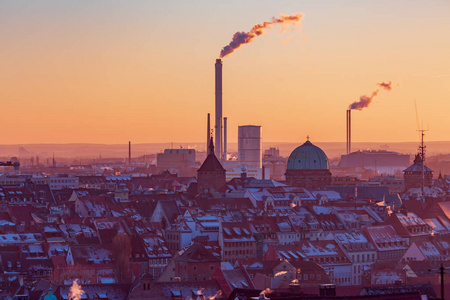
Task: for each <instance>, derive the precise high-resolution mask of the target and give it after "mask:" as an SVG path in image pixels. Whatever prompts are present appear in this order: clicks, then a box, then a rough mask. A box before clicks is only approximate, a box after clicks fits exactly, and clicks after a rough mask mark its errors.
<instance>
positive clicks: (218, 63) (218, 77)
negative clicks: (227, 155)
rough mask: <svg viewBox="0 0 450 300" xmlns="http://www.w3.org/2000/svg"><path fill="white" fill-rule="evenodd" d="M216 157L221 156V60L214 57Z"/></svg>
mask: <svg viewBox="0 0 450 300" xmlns="http://www.w3.org/2000/svg"><path fill="white" fill-rule="evenodd" d="M215 67H216V125H215V131H216V147H215V149H216V157H218V158H219V159H220V158H221V157H222V60H221V59H220V58H219V59H216V64H215Z"/></svg>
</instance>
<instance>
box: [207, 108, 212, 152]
mask: <svg viewBox="0 0 450 300" xmlns="http://www.w3.org/2000/svg"><path fill="white" fill-rule="evenodd" d="M210 139H211V118H210V114H209V113H208V118H207V121H206V152H208V149H209V140H210Z"/></svg>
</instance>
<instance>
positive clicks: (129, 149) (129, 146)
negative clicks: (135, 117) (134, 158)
mask: <svg viewBox="0 0 450 300" xmlns="http://www.w3.org/2000/svg"><path fill="white" fill-rule="evenodd" d="M128 165H129V166H131V141H129V142H128Z"/></svg>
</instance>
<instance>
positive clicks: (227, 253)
mask: <svg viewBox="0 0 450 300" xmlns="http://www.w3.org/2000/svg"><path fill="white" fill-rule="evenodd" d="M245 254H249V255H253V250H249V249H247V250H230V251H224V255H225V256H228V255H245Z"/></svg>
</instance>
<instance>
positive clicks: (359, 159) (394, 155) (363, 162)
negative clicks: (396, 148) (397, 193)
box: [339, 150, 410, 175]
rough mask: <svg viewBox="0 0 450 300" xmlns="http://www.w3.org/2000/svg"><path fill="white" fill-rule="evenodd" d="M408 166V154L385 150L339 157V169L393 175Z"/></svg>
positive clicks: (365, 151)
mask: <svg viewBox="0 0 450 300" xmlns="http://www.w3.org/2000/svg"><path fill="white" fill-rule="evenodd" d="M409 164H410V158H409V155H408V154H400V153H398V152H392V151H385V150H364V151H359V150H358V151H356V152H352V153H350V154H347V155H342V156H341V162H340V164H339V167H341V168H360V169H366V170H372V171H374V172H376V173H380V174H391V175H393V174H395V173H397V172H401V171H403V170H404V169H405V168H406V167H408V166H409Z"/></svg>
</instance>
